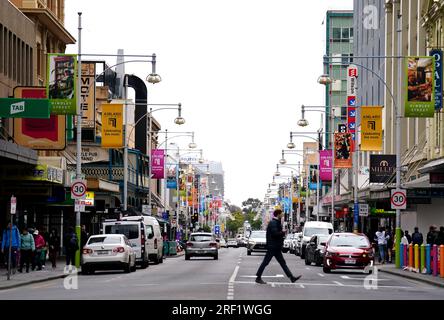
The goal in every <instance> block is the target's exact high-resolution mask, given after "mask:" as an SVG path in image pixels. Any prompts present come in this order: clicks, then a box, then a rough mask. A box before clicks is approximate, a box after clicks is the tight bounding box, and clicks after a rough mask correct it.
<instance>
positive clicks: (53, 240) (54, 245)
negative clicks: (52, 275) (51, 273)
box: [48, 229, 60, 269]
mask: <svg viewBox="0 0 444 320" xmlns="http://www.w3.org/2000/svg"><path fill="white" fill-rule="evenodd" d="M59 247H60V237H59V236H58V235H57V231H56V230H55V229H52V230H51V233H50V234H49V239H48V248H49V261H51V264H52V268H53V269H55V268H56V267H57V255H58V251H59Z"/></svg>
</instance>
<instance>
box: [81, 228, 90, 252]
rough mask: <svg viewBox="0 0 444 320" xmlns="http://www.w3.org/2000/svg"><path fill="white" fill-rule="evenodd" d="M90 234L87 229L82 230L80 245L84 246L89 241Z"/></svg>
mask: <svg viewBox="0 0 444 320" xmlns="http://www.w3.org/2000/svg"><path fill="white" fill-rule="evenodd" d="M88 238H89V234H88V233H87V232H86V231H82V232H81V234H80V246H81V247H82V248H83V247H84V246H85V245H86V243H87V242H88Z"/></svg>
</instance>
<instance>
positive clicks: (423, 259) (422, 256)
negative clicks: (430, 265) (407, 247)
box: [419, 244, 426, 273]
mask: <svg viewBox="0 0 444 320" xmlns="http://www.w3.org/2000/svg"><path fill="white" fill-rule="evenodd" d="M425 247H426V246H425V245H424V244H423V245H421V270H419V272H421V273H422V272H423V270H424V269H425V257H426V256H425V251H426V250H425Z"/></svg>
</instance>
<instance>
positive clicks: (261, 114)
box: [65, 0, 353, 205]
mask: <svg viewBox="0 0 444 320" xmlns="http://www.w3.org/2000/svg"><path fill="white" fill-rule="evenodd" d="M352 3H353V1H352V0H310V1H297V0H223V1H221V0H218V1H215V0H213V1H211V0H162V1H153V0H125V1H122V0H106V1H105V0H94V1H91V0H88V1H87V0H68V1H66V8H65V14H66V20H65V25H66V28H67V29H68V31H69V32H70V33H71V34H72V35H73V36H74V37H75V38H77V35H78V31H77V21H78V15H77V12H79V11H80V12H82V13H83V14H82V26H83V33H82V51H83V52H84V53H107V54H115V53H117V49H119V48H121V49H124V50H125V54H152V53H156V55H157V60H158V63H157V72H158V73H159V74H160V75H161V77H162V82H161V83H159V84H156V85H152V84H148V99H149V103H178V102H181V103H182V106H183V116H184V118H185V119H186V124H185V125H183V126H178V125H175V124H174V123H173V120H174V118H175V117H176V113H175V112H174V111H159V112H157V113H155V114H154V115H155V117H156V118H157V119H158V120H159V121H160V123H161V125H162V129H168V130H169V131H194V132H195V142H196V143H197V145H198V148H202V149H203V150H204V157H205V158H206V159H209V160H214V161H221V162H222V165H223V168H224V171H225V199H226V200H227V199H229V200H230V201H231V202H232V203H234V204H237V205H240V204H241V202H242V201H244V200H246V199H247V198H249V197H253V198H259V199H260V200H261V201H262V200H263V199H264V195H265V193H266V189H267V187H268V184H269V183H270V182H271V181H272V176H273V173H274V172H275V171H276V163H278V161H279V159H280V158H281V150H282V149H284V148H286V145H287V143H288V142H289V132H290V131H301V130H305V131H315V130H317V129H318V128H319V126H320V113H310V114H308V115H307V118H308V119H309V120H310V126H309V127H307V128H308V129H307V128H306V129H299V128H298V127H297V124H296V123H297V120H298V119H299V118H300V106H301V104H305V105H323V104H324V87H322V86H321V85H319V84H317V82H316V80H317V78H318V76H319V75H320V74H321V73H322V72H323V67H322V56H323V55H324V53H325V24H322V22H323V20H324V19H325V14H326V11H327V10H332V9H352ZM67 52H69V53H77V45H72V46H68V48H67ZM101 60H106V61H107V62H108V63H109V65H112V64H115V59H114V58H107V59H101ZM150 70H151V67H150V66H149V65H148V64H137V63H136V64H134V63H133V64H131V63H129V64H126V73H133V74H136V75H137V76H139V77H141V78H142V79H145V78H146V76H147V75H148V73H149V72H150ZM174 141H175V142H177V143H178V144H180V147H181V148H185V147H186V146H187V144H188V142H189V139H187V138H179V139H176V140H174ZM308 141H309V140H308ZM295 142H297V148H298V149H301V148H302V141H295ZM287 159H288V161H289V163H297V161H298V160H300V159H298V158H297V156H294V155H293V156H287ZM281 171H282V173H283V174H286V172H285V171H284V169H282V170H281ZM288 173H289V171H288Z"/></svg>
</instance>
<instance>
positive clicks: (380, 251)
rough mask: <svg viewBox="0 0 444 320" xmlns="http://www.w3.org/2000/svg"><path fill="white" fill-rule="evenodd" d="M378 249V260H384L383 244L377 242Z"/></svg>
mask: <svg viewBox="0 0 444 320" xmlns="http://www.w3.org/2000/svg"><path fill="white" fill-rule="evenodd" d="M378 249H379V259H380V261H382V262H385V244H379V245H378Z"/></svg>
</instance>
